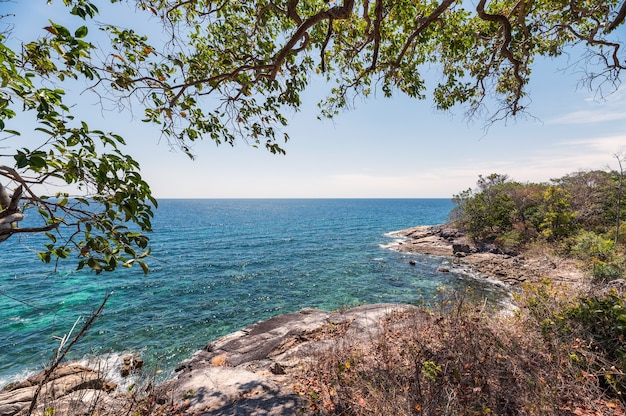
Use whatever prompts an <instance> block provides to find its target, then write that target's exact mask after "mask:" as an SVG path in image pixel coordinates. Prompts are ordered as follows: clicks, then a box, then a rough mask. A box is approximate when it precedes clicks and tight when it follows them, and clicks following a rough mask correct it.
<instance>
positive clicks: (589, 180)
mask: <svg viewBox="0 0 626 416" xmlns="http://www.w3.org/2000/svg"><path fill="white" fill-rule="evenodd" d="M617 159H618V162H620V163H619V165H620V169H619V170H617V171H616V170H611V171H603V170H590V171H579V172H575V173H570V174H568V175H565V176H563V177H561V178H558V179H551V180H550V181H549V182H547V183H521V182H517V181H514V180H511V179H510V178H509V176H508V175H502V174H495V173H494V174H491V175H489V176H486V177H484V176H482V175H481V176H479V178H478V181H477V186H476V188H475V189H467V190H465V191H462V192H460V193H459V194H458V195H454V197H453V200H454V202H455V203H456V206H455V208H454V209H453V210H452V212H451V214H450V222H451V223H453V224H454V225H455V226H456V227H458V228H460V229H462V230H464V231H465V232H467V235H468V236H469V238H470V239H471V240H473V241H474V242H475V243H478V244H488V245H495V246H496V247H498V248H500V249H503V250H506V251H519V250H522V249H526V248H529V247H530V246H531V245H533V244H540V243H548V244H550V245H552V246H553V247H554V248H555V249H557V250H558V251H559V252H560V253H561V254H564V255H571V256H575V257H577V258H579V259H581V260H583V261H585V262H586V263H587V264H589V265H590V268H591V271H592V274H593V276H594V277H595V278H596V279H601V280H605V279H613V278H618V277H621V276H623V274H624V270H626V259H625V258H626V256H624V249H625V247H626V225H625V224H624V223H623V222H622V219H623V218H624V216H625V214H626V210H625V209H624V206H623V205H624V204H623V203H622V194H623V189H622V187H623V174H624V172H623V170H622V168H621V162H622V159H621V158H620V157H617Z"/></svg>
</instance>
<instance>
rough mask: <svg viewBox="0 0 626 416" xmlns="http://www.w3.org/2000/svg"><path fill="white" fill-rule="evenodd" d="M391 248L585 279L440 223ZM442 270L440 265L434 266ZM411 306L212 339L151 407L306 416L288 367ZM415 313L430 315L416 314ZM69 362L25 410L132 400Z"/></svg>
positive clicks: (118, 409)
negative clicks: (481, 242) (483, 243)
mask: <svg viewBox="0 0 626 416" xmlns="http://www.w3.org/2000/svg"><path fill="white" fill-rule="evenodd" d="M394 235H395V236H397V237H398V238H399V240H400V241H398V242H397V244H396V245H394V246H393V247H391V248H392V249H395V250H398V251H400V252H404V253H415V254H425V255H434V256H445V257H448V258H450V261H451V264H452V268H454V269H459V270H472V272H473V273H476V274H478V275H480V276H483V277H485V278H490V279H496V280H498V281H501V282H503V283H504V284H506V285H509V286H510V287H512V288H515V287H516V286H518V285H520V284H521V283H523V282H537V281H539V280H541V279H543V278H550V279H551V280H552V281H556V282H559V281H561V282H566V283H567V284H568V285H573V286H580V285H583V284H585V281H586V279H585V276H584V273H582V272H581V271H580V270H579V269H578V268H577V267H576V264H574V263H573V262H570V261H567V260H564V259H559V258H555V257H553V256H550V255H548V254H544V253H533V254H532V255H528V254H526V255H519V254H516V253H504V252H501V251H499V250H496V249H495V248H493V247H476V246H474V245H472V244H471V243H470V242H469V241H468V240H467V238H466V237H465V236H464V235H463V234H462V233H460V232H459V231H458V230H455V229H453V228H449V227H447V226H445V225H439V226H423V227H414V228H410V229H407V230H402V231H398V232H396V233H394ZM442 272H445V271H444V270H442ZM407 310H416V311H417V308H415V307H413V306H410V305H395V304H378V305H364V306H360V307H357V308H353V309H349V310H347V311H343V312H327V311H321V310H317V309H303V310H301V311H299V312H296V313H291V314H285V315H279V316H276V317H274V318H271V319H269V320H267V321H262V322H259V323H257V324H254V325H252V326H250V327H247V328H244V329H242V330H240V331H237V332H234V333H232V334H230V335H227V336H224V337H222V338H219V339H217V340H215V341H212V342H210V343H209V344H207V345H206V346H205V347H204V348H203V349H202V350H200V351H197V352H196V353H195V354H194V355H193V356H192V357H191V358H190V359H189V360H187V361H185V362H183V363H181V364H180V365H179V367H178V368H177V369H176V376H175V377H174V378H172V379H170V380H168V381H166V382H164V383H162V384H160V385H159V386H157V387H156V388H152V389H151V390H150V391H151V394H150V397H151V400H152V402H150V403H147V402H146V403H144V404H143V405H144V406H147V405H150V406H151V409H152V410H151V412H153V413H154V414H157V415H158V414H162V415H165V414H185V415H187V414H188V415H191V414H194V415H196V414H200V415H287V414H306V412H307V404H306V401H305V400H304V399H303V397H302V395H301V394H298V393H297V390H298V389H297V374H298V373H299V372H300V371H302V369H303V368H304V367H306V366H307V365H308V364H310V363H311V362H313V361H315V360H316V359H318V357H320V356H321V355H322V354H324V353H326V352H328V351H329V350H330V349H331V348H333V346H336V345H346V344H347V345H353V344H355V343H359V342H371V340H372V339H375V338H376V336H377V334H378V333H379V332H380V331H381V329H382V326H381V322H382V320H383V319H385V318H386V317H388V316H389V315H390V314H391V313H395V312H398V311H407ZM420 319H429V317H428V314H426V313H424V314H423V317H422V318H420ZM41 378H42V375H41V374H40V375H36V376H33V377H31V378H29V379H28V380H25V381H24V382H22V383H13V384H12V385H9V386H5V387H4V388H3V389H2V390H1V391H0V416H15V415H23V414H26V411H27V409H28V407H29V406H30V402H31V401H32V397H33V395H34V392H35V390H36V389H37V385H38V384H37V383H38V382H40V381H41ZM119 390H121V389H120V388H117V389H116V388H115V386H114V385H112V384H111V383H110V382H108V381H107V380H105V379H103V378H102V375H101V373H98V372H97V371H95V370H93V369H91V368H85V367H82V366H80V365H78V364H77V363H68V364H65V365H63V366H61V367H60V368H59V369H58V370H57V371H56V372H55V374H54V375H53V377H50V380H49V381H48V382H47V383H46V385H45V386H43V388H42V389H41V393H40V396H39V401H38V403H39V405H38V406H37V407H36V411H35V412H34V413H33V414H42V415H45V414H51V413H50V409H54V411H55V413H54V414H83V413H85V412H90V414H93V412H94V411H97V412H99V413H100V414H125V413H124V411H125V409H126V411H127V409H128V406H129V401H132V400H136V398H131V397H130V396H131V395H130V394H129V393H128V392H124V391H119Z"/></svg>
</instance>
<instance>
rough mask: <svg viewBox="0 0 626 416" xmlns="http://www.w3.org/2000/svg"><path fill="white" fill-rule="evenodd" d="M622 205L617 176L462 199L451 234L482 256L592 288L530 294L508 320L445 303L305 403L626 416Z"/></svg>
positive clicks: (307, 384) (306, 388)
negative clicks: (555, 272) (522, 262)
mask: <svg viewBox="0 0 626 416" xmlns="http://www.w3.org/2000/svg"><path fill="white" fill-rule="evenodd" d="M621 193H622V183H621V174H620V173H619V172H605V171H600V170H597V171H584V172H582V171H581V172H576V173H572V174H569V175H566V176H564V177H562V178H558V179H554V180H551V181H550V182H549V183H520V182H515V181H512V180H510V179H509V178H508V176H507V175H499V174H493V175H489V176H487V177H482V176H481V177H479V180H478V184H477V187H476V189H469V190H466V191H464V192H461V193H460V194H459V195H456V196H455V197H454V200H455V202H456V204H457V205H456V208H455V209H454V210H453V212H452V213H451V217H450V224H451V225H454V226H455V227H457V228H459V229H461V230H463V231H465V232H466V233H467V236H468V237H469V238H470V239H471V240H472V241H473V243H474V244H475V245H476V246H477V247H483V248H485V249H489V250H494V249H495V250H496V251H499V252H505V253H509V254H515V255H517V254H520V255H524V256H532V255H533V253H536V252H538V251H539V250H541V251H542V252H544V253H545V252H546V251H548V252H550V253H551V254H557V255H559V256H561V257H567V258H570V259H578V260H580V265H581V267H583V268H584V269H585V270H586V271H587V272H588V276H589V279H588V280H589V282H588V283H589V284H588V285H585V288H584V289H582V290H581V289H580V288H579V287H578V286H577V287H576V288H574V285H571V284H570V285H567V282H566V284H565V285H563V284H561V282H560V283H559V284H556V283H555V282H552V281H551V280H550V279H549V278H548V276H546V278H545V279H543V280H542V281H541V282H539V283H537V282H534V283H526V284H525V285H523V287H522V288H520V290H517V291H516V293H515V296H514V299H515V304H516V306H517V307H518V309H516V311H515V312H514V313H513V314H510V315H506V314H500V313H495V312H494V311H489V310H487V308H486V307H485V305H483V304H472V303H470V302H469V301H468V300H467V299H468V297H467V296H465V295H463V294H452V295H450V294H444V298H443V299H442V300H441V302H440V303H439V304H438V305H439V306H437V307H435V308H434V309H433V310H430V311H429V313H430V316H431V317H432V319H428V320H424V319H423V318H419V317H417V316H416V315H411V313H405V314H400V315H396V316H394V317H393V318H392V319H389V320H388V321H387V322H386V324H385V331H384V333H383V334H382V335H381V336H380V337H378V338H376V339H374V340H372V342H371V343H367V344H363V345H337V347H336V348H335V349H334V350H333V351H332V353H330V354H324V355H323V356H322V357H321V358H320V360H319V363H318V364H317V365H315V366H313V367H312V368H310V369H309V370H308V372H307V375H306V376H305V377H304V379H303V381H302V383H301V385H300V387H301V389H300V391H301V394H303V395H307V396H308V397H309V400H310V402H311V409H312V410H313V411H314V413H318V414H337V415H338V414H341V415H344V414H347V415H373V414H398V415H416V414H420V415H486V414H495V415H512V414H524V415H548V414H550V415H552V414H563V415H572V414H574V415H624V409H625V405H626V397H625V394H626V297H625V296H624V286H625V285H624V284H623V283H624V281H623V275H624V270H625V268H626V261H625V255H624V251H625V250H624V248H625V246H626V227H625V226H624V225H622V219H623V217H624V209H623V207H622V203H621V200H622V195H621ZM442 293H444V292H442Z"/></svg>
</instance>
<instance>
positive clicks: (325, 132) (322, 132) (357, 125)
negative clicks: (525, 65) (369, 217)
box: [0, 0, 626, 198]
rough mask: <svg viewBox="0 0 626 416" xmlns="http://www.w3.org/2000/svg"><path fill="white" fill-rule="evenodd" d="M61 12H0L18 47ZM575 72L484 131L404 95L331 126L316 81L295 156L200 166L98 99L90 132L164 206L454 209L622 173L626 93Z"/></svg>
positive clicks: (236, 150)
mask: <svg viewBox="0 0 626 416" xmlns="http://www.w3.org/2000/svg"><path fill="white" fill-rule="evenodd" d="M35 1H37V3H35ZM55 1H56V3H60V0H55ZM26 4H27V5H26ZM35 4H36V5H35ZM52 7H54V8H62V7H61V5H60V4H56V5H55V3H54V2H53V4H52V6H46V1H45V0H29V1H28V2H11V3H8V4H2V3H0V8H4V9H3V10H1V12H5V11H9V12H15V13H16V16H18V17H19V18H18V20H17V24H16V27H15V32H14V36H15V38H16V39H19V38H20V36H24V37H27V36H32V31H33V30H42V29H41V28H43V26H46V25H47V19H48V18H49V17H50V15H51V13H52V10H53V9H51V8H52ZM25 10H27V13H26V14H25V13H24V11H25ZM131 15H132V13H130V14H129V16H130V18H132V16H131ZM22 16H23V17H22ZM129 16H126V18H129ZM106 18H107V17H106V15H105V16H104V17H102V18H100V20H102V19H106ZM115 18H116V19H119V15H117V16H116V17H115ZM20 19H21V20H20ZM619 30H620V31H621V32H620V35H622V37H624V36H626V30H624V28H623V27H622V28H621V29H619ZM42 33H43V31H42ZM568 66H569V62H567V61H566V60H565V59H560V60H558V61H548V60H546V61H541V62H538V63H537V65H536V66H535V68H534V69H533V75H532V76H533V78H532V81H531V84H530V86H529V89H528V91H529V93H530V97H531V99H532V103H531V105H530V106H529V108H528V111H529V113H530V116H527V117H522V118H519V119H517V120H514V121H511V120H509V121H508V122H506V123H504V122H499V123H496V124H492V125H490V126H489V128H488V129H485V121H484V120H481V119H476V120H467V119H466V118H465V117H464V114H463V109H462V108H459V109H457V110H455V111H454V112H451V113H443V112H438V111H436V110H435V109H434V108H433V105H432V102H430V101H428V100H426V101H416V100H412V99H409V98H406V97H403V96H400V95H398V96H396V97H394V98H392V99H386V98H383V97H377V98H370V99H368V100H367V101H361V102H357V103H355V108H354V109H353V110H350V111H346V112H343V113H341V114H340V115H338V116H337V117H336V118H335V119H334V120H323V121H320V120H318V119H317V115H318V110H317V106H316V104H317V100H319V98H321V97H322V95H320V92H321V91H324V90H325V89H327V88H328V87H327V86H325V85H324V84H323V83H321V82H319V81H313V85H312V88H311V89H310V90H308V91H307V92H306V93H305V95H304V98H303V101H304V105H303V107H302V109H301V111H300V112H298V113H287V117H288V119H289V120H290V124H289V126H288V127H287V128H286V129H285V131H286V132H287V133H289V135H290V137H291V140H290V141H289V142H288V143H287V144H285V145H284V149H285V150H286V152H287V154H286V155H285V156H282V155H272V154H270V153H269V152H267V151H265V150H263V149H255V148H252V147H251V146H249V145H248V144H246V143H245V142H243V141H241V142H239V143H237V144H236V145H235V146H234V147H231V146H228V145H222V146H219V147H218V146H216V145H215V144H214V142H212V141H211V140H204V141H201V142H197V143H196V144H195V145H194V146H193V152H194V154H195V156H196V158H195V160H193V161H192V160H190V159H189V158H187V157H186V156H185V155H184V154H182V153H181V152H179V151H175V150H172V149H171V147H170V146H169V145H168V143H166V142H165V141H163V140H161V139H160V138H159V134H158V131H157V130H156V129H154V128H151V127H149V126H147V125H146V124H145V123H142V122H141V121H140V118H141V117H140V115H137V114H132V113H130V112H123V113H116V112H102V111H101V109H100V107H99V106H98V105H97V103H96V102H95V99H94V100H92V102H91V103H90V102H89V101H86V102H87V104H86V105H87V107H89V106H91V115H90V117H91V119H93V120H94V121H93V122H90V126H92V125H93V127H95V126H97V124H98V122H102V123H103V124H104V125H106V126H107V127H106V128H107V129H111V130H114V131H116V132H117V133H119V134H121V135H122V136H124V137H125V138H126V139H127V142H128V149H127V150H128V152H129V153H130V154H131V155H133V157H135V159H136V160H138V161H139V162H140V163H141V166H142V175H143V176H144V179H145V180H146V181H147V182H148V183H149V184H150V185H151V188H152V190H153V194H154V195H155V196H156V197H157V198H450V197H452V196H453V195H454V194H456V193H458V192H460V191H462V190H465V189H467V188H470V187H474V186H475V183H476V180H477V179H478V175H489V174H491V173H500V174H508V175H509V176H510V177H511V178H512V179H514V180H517V181H520V182H527V181H530V182H543V181H548V180H549V179H550V178H556V177H561V176H563V175H565V174H568V173H572V172H576V171H578V170H586V169H608V168H612V169H616V168H617V163H616V160H615V158H614V155H615V154H616V153H618V152H623V151H625V150H626V89H624V88H620V89H618V90H617V91H616V92H615V93H613V94H612V95H610V96H607V97H604V99H600V98H599V97H597V94H596V93H594V92H593V91H589V90H588V89H586V88H584V87H582V86H581V85H580V74H577V73H572V71H568V70H566V68H567V67H568ZM437 76H438V74H435V73H433V74H429V75H428V77H431V79H436V77H437ZM77 100H89V98H86V97H85V96H84V95H81V96H80V98H77ZM82 102H85V101H82ZM82 105H83V104H81V106H82Z"/></svg>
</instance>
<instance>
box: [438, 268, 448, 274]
mask: <svg viewBox="0 0 626 416" xmlns="http://www.w3.org/2000/svg"><path fill="white" fill-rule="evenodd" d="M437 271H438V272H439V273H450V269H448V268H447V267H440V268H438V269H437Z"/></svg>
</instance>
